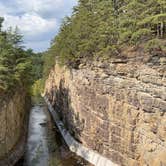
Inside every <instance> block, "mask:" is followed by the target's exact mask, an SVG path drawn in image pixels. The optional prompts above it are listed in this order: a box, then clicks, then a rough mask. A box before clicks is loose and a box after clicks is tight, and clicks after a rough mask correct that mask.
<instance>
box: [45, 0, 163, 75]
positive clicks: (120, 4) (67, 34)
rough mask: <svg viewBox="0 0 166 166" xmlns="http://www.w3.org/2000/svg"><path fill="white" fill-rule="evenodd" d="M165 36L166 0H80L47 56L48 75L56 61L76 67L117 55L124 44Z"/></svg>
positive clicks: (64, 23)
mask: <svg viewBox="0 0 166 166" xmlns="http://www.w3.org/2000/svg"><path fill="white" fill-rule="evenodd" d="M165 37H166V1H165V0H102V1H101V0H95V1H94V0H79V3H78V6H77V7H75V8H74V11H73V14H72V16H71V17H66V18H65V19H64V21H63V23H62V25H61V28H60V31H59V34H58V35H57V36H56V37H55V39H54V40H53V42H52V45H51V48H50V50H49V51H48V52H47V53H46V54H45V57H46V58H45V66H46V67H45V68H46V69H45V71H46V72H45V73H48V69H49V68H50V67H51V66H52V62H53V61H54V59H57V60H58V61H59V63H60V64H67V65H69V66H71V67H75V66H78V65H79V63H80V62H81V60H82V59H85V58H86V59H92V58H93V57H94V56H95V57H96V56H107V57H110V56H115V55H118V54H119V53H120V49H121V46H122V45H123V46H124V45H131V46H137V45H139V44H142V43H144V45H146V43H148V42H149V41H151V40H153V39H156V38H157V39H158V40H160V39H161V40H163V39H165ZM49 58H50V60H49ZM52 60H53V61H52ZM48 66H49V67H48Z"/></svg>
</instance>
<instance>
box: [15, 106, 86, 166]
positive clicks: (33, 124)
mask: <svg viewBox="0 0 166 166" xmlns="http://www.w3.org/2000/svg"><path fill="white" fill-rule="evenodd" d="M28 130H29V131H28V139H27V148H26V153H25V156H24V157H23V158H22V159H21V160H20V161H19V162H18V163H17V164H16V166H85V165H87V163H85V162H84V161H83V160H82V159H80V158H79V157H77V156H75V155H74V154H73V153H71V152H70V151H69V150H68V148H67V146H66V145H65V143H64V141H63V139H62V137H61V136H60V134H59V133H58V131H57V129H56V127H55V126H54V123H53V121H52V119H51V117H50V114H49V112H48V111H47V108H46V107H45V106H35V107H33V108H32V109H31V112H30V119H29V129H28Z"/></svg>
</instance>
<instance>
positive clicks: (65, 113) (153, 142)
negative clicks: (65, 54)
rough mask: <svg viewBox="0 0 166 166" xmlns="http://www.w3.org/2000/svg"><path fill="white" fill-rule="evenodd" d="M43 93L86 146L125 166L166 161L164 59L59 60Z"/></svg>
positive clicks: (158, 165) (160, 165)
mask: <svg viewBox="0 0 166 166" xmlns="http://www.w3.org/2000/svg"><path fill="white" fill-rule="evenodd" d="M45 95H46V96H47V97H48V98H49V100H50V102H51V103H52V105H53V107H54V109H55V110H56V111H57V112H58V113H59V115H60V117H61V120H63V122H64V123H65V125H66V127H67V128H68V130H69V131H70V133H71V134H72V135H73V136H74V137H75V138H76V139H77V140H78V141H79V142H81V143H82V144H83V145H84V146H86V147H88V148H91V149H93V150H95V151H97V152H99V153H100V154H102V155H103V156H105V157H107V158H109V159H110V160H112V161H113V162H115V163H117V164H118V165H122V166H164V165H166V57H157V56H153V57H150V58H147V59H146V58H142V59H141V58H140V59H135V58H129V59H127V60H124V59H112V60H111V61H110V62H93V63H86V64H81V65H80V66H79V69H77V70H76V69H68V68H67V67H60V66H59V65H58V64H56V65H55V68H54V69H53V70H52V71H51V72H50V75H49V78H48V80H47V81H46V87H45Z"/></svg>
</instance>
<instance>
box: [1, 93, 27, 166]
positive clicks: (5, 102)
mask: <svg viewBox="0 0 166 166" xmlns="http://www.w3.org/2000/svg"><path fill="white" fill-rule="evenodd" d="M27 101H28V100H27ZM27 101H26V95H25V93H24V92H22V94H21V95H20V93H17V92H16V93H15V95H14V96H12V97H6V98H3V97H2V96H1V102H0V105H1V107H0V165H4V166H5V165H9V166H10V165H13V164H14V163H15V162H17V160H18V159H19V158H20V157H21V156H22V155H23V153H24V145H25V140H26V136H25V135H26V129H27V128H26V127H27V115H28V107H27V105H28V104H29V102H28V103H27Z"/></svg>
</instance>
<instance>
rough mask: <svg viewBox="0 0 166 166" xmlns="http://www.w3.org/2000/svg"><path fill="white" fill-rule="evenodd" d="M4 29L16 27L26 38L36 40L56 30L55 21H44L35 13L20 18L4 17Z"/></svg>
mask: <svg viewBox="0 0 166 166" xmlns="http://www.w3.org/2000/svg"><path fill="white" fill-rule="evenodd" d="M4 17H5V22H4V27H5V28H8V27H10V26H12V27H16V26H17V27H18V28H19V29H20V31H21V33H22V34H24V35H25V37H26V38H28V39H30V38H37V37H39V36H40V35H44V34H45V33H47V32H50V31H54V30H55V29H56V28H57V22H56V19H48V20H47V19H44V18H42V17H40V16H39V15H37V14H36V13H25V14H24V15H22V16H12V15H4Z"/></svg>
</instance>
